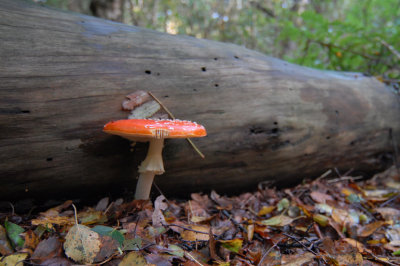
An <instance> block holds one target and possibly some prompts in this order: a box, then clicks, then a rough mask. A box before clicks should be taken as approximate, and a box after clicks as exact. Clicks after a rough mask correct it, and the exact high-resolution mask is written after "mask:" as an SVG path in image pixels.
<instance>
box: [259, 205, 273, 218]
mask: <svg viewBox="0 0 400 266" xmlns="http://www.w3.org/2000/svg"><path fill="white" fill-rule="evenodd" d="M273 210H275V206H262V208H261V210H259V211H258V214H257V215H258V216H264V215H266V214H269V213H271V212H272V211H273Z"/></svg>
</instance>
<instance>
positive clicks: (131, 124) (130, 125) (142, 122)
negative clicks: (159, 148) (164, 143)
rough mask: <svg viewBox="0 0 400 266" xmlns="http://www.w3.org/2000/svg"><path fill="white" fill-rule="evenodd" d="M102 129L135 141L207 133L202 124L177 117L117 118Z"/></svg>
mask: <svg viewBox="0 0 400 266" xmlns="http://www.w3.org/2000/svg"><path fill="white" fill-rule="evenodd" d="M103 131H104V132H106V133H108V134H113V135H118V136H121V137H124V138H127V139H130V140H135V141H148V140H149V139H152V138H155V139H161V138H197V137H204V136H206V135H207V132H206V130H205V128H204V127H203V126H202V125H199V124H197V123H195V122H190V121H184V120H178V119H175V120H169V119H168V120H167V119H165V120H153V119H125V120H117V121H112V122H109V123H107V124H106V125H105V126H104V129H103Z"/></svg>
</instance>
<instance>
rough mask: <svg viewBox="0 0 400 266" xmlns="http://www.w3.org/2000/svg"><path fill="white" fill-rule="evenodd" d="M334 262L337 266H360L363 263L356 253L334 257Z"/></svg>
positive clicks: (359, 255)
mask: <svg viewBox="0 0 400 266" xmlns="http://www.w3.org/2000/svg"><path fill="white" fill-rule="evenodd" d="M335 260H336V261H337V262H338V264H339V265H362V263H363V261H364V260H363V257H362V255H361V254H360V253H358V252H354V253H349V254H340V255H336V256H335Z"/></svg>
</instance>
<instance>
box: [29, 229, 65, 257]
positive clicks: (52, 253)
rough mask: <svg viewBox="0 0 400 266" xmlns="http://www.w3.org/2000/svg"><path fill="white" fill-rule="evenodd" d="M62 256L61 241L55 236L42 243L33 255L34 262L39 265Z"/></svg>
mask: <svg viewBox="0 0 400 266" xmlns="http://www.w3.org/2000/svg"><path fill="white" fill-rule="evenodd" d="M61 254H62V245H61V242H60V241H59V239H58V238H57V237H55V236H52V237H49V238H48V239H45V240H42V241H40V243H39V245H38V246H37V247H36V249H35V251H34V252H33V254H32V257H31V259H32V261H33V262H35V263H38V264H42V262H44V261H46V260H49V259H51V258H54V257H58V256H60V255H61Z"/></svg>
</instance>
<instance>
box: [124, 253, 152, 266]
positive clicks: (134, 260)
mask: <svg viewBox="0 0 400 266" xmlns="http://www.w3.org/2000/svg"><path fill="white" fill-rule="evenodd" d="M134 265H140V266H142V265H148V264H147V261H146V259H145V258H144V256H143V255H142V254H141V253H140V252H138V251H132V252H130V253H128V255H126V256H125V257H124V258H123V259H122V261H121V262H120V263H119V264H118V266H134Z"/></svg>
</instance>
